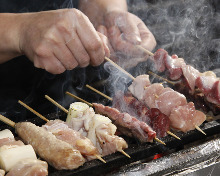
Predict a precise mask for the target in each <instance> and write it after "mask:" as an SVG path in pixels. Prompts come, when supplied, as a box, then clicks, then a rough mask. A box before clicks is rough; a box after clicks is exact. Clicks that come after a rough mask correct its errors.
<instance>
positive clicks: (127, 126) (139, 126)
mask: <svg viewBox="0 0 220 176" xmlns="http://www.w3.org/2000/svg"><path fill="white" fill-rule="evenodd" d="M93 107H94V108H95V111H96V112H97V113H99V114H102V115H105V116H107V117H109V118H110V119H111V120H112V121H113V123H114V124H115V125H116V126H117V127H118V129H119V130H120V131H121V132H122V133H123V134H124V135H127V136H129V137H135V138H137V139H138V140H139V141H141V142H152V141H153V139H154V138H155V137H156V132H155V131H153V130H152V128H151V127H150V126H148V125H147V124H146V123H145V122H141V121H139V120H138V119H137V118H135V117H133V116H131V115H129V114H128V113H120V112H119V111H118V110H117V109H115V108H111V107H109V106H104V105H102V104H97V103H93Z"/></svg>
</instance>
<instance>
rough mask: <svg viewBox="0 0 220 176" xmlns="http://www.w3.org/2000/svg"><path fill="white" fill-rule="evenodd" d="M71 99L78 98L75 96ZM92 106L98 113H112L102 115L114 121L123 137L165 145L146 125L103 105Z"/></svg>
mask: <svg viewBox="0 0 220 176" xmlns="http://www.w3.org/2000/svg"><path fill="white" fill-rule="evenodd" d="M68 95H73V94H71V93H68ZM73 97H75V98H79V97H77V96H75V95H74V96H73ZM109 98H110V97H109ZM92 105H93V106H94V107H95V108H96V110H98V109H99V110H100V108H101V109H102V111H98V112H100V113H103V112H104V111H105V110H104V108H107V112H109V111H110V112H113V113H107V114H105V113H103V114H104V115H107V116H108V115H109V117H111V119H112V120H113V121H115V122H116V124H117V125H118V126H120V128H122V132H123V131H124V134H125V135H128V136H130V137H132V136H135V137H137V138H138V139H139V140H140V141H142V142H150V141H152V139H155V140H156V141H157V142H159V143H161V144H163V145H166V144H165V143H164V142H163V141H161V140H160V139H158V138H156V137H155V132H154V131H153V130H152V129H151V128H150V127H149V126H148V125H147V124H146V123H144V122H140V121H138V120H137V119H136V118H134V117H132V116H130V115H129V114H127V113H120V112H119V111H118V110H117V109H115V108H111V107H108V106H106V107H105V106H103V105H100V106H99V105H98V104H95V103H93V104H92ZM124 116H126V118H129V119H130V120H131V121H133V122H134V123H128V122H125V121H124V118H123V117H124ZM129 124H130V125H129ZM148 135H149V138H148Z"/></svg>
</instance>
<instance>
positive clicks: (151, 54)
mask: <svg viewBox="0 0 220 176" xmlns="http://www.w3.org/2000/svg"><path fill="white" fill-rule="evenodd" d="M136 47H137V48H139V49H140V50H141V51H142V52H143V53H146V54H148V55H150V56H153V55H154V53H152V52H150V51H148V50H146V49H145V48H144V47H142V46H141V45H136Z"/></svg>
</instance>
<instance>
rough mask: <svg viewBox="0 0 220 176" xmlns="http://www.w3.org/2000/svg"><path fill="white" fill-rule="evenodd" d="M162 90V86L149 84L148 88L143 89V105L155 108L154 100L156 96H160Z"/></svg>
mask: <svg viewBox="0 0 220 176" xmlns="http://www.w3.org/2000/svg"><path fill="white" fill-rule="evenodd" d="M163 89H164V87H163V85H162V84H159V83H155V84H151V85H150V86H148V87H147V88H145V91H144V98H143V101H144V103H145V104H146V105H147V106H148V107H149V108H156V105H155V99H157V98H158V96H159V95H160V92H161V91H162V90H163Z"/></svg>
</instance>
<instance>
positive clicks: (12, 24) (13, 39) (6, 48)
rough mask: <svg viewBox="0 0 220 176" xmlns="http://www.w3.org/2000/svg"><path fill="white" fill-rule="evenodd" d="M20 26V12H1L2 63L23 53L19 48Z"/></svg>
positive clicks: (0, 51)
mask: <svg viewBox="0 0 220 176" xmlns="http://www.w3.org/2000/svg"><path fill="white" fill-rule="evenodd" d="M20 26H21V15H20V14H11V13H0V36H1V40H0V64H1V63H4V62H6V61H8V60H10V59H12V58H14V57H16V56H19V55H21V52H20V49H19V31H20V30H19V29H20Z"/></svg>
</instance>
